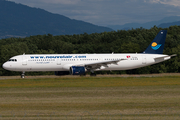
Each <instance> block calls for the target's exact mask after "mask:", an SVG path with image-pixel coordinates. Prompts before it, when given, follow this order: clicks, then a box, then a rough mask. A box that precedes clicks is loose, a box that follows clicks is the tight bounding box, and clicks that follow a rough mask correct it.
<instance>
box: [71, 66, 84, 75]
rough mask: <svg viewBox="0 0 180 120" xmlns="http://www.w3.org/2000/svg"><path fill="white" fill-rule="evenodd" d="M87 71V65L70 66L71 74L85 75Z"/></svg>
mask: <svg viewBox="0 0 180 120" xmlns="http://www.w3.org/2000/svg"><path fill="white" fill-rule="evenodd" d="M85 72H86V69H85V67H82V66H72V67H70V74H71V75H84V74H85Z"/></svg>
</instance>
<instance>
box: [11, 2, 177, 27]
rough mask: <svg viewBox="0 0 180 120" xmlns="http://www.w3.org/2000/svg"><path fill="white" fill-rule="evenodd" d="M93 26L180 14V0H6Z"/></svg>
mask: <svg viewBox="0 0 180 120" xmlns="http://www.w3.org/2000/svg"><path fill="white" fill-rule="evenodd" d="M9 1H14V2H16V3H21V4H24V5H28V6H30V7H36V8H41V9H45V10H47V11H49V12H52V13H58V14H61V15H64V16H67V17H69V18H71V19H76V20H83V21H86V22H90V23H93V24H96V25H103V26H107V25H122V24H125V23H131V22H138V23H144V22H149V21H154V20H160V19H162V18H164V17H168V16H180V0H9Z"/></svg>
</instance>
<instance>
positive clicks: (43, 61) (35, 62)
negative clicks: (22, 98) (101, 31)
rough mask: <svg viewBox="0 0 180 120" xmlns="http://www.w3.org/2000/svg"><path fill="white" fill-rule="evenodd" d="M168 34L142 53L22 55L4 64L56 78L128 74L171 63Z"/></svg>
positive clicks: (22, 70) (159, 37) (152, 43)
mask: <svg viewBox="0 0 180 120" xmlns="http://www.w3.org/2000/svg"><path fill="white" fill-rule="evenodd" d="M166 34H167V30H161V31H160V32H159V33H158V34H157V36H156V37H155V38H154V40H153V41H152V42H151V43H150V45H149V46H148V47H147V49H146V50H145V51H144V52H143V53H123V54H119V53H118V54H114V53H112V54H23V55H17V56H14V57H12V58H10V59H9V60H8V61H7V62H5V63H4V64H3V68H4V69H6V70H9V71H19V72H22V74H21V78H24V77H25V72H33V71H56V72H55V73H56V75H63V74H67V73H70V74H71V75H85V74H86V72H91V74H90V75H91V76H96V74H95V73H94V71H104V70H108V71H111V70H130V69H135V68H140V67H145V66H149V65H152V64H156V63H160V62H163V61H166V60H169V59H171V57H173V56H176V55H164V54H163V49H164V44H165V39H166Z"/></svg>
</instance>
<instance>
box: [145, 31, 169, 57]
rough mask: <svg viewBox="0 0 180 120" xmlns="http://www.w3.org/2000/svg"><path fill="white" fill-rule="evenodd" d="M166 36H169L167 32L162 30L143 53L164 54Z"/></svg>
mask: <svg viewBox="0 0 180 120" xmlns="http://www.w3.org/2000/svg"><path fill="white" fill-rule="evenodd" d="M166 34H167V30H161V31H160V32H159V33H158V34H157V36H156V37H155V38H154V40H153V41H152V42H151V44H150V45H149V46H148V47H147V49H146V50H145V51H144V52H143V53H145V54H163V49H164V43H165V40H166Z"/></svg>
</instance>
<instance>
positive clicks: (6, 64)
mask: <svg viewBox="0 0 180 120" xmlns="http://www.w3.org/2000/svg"><path fill="white" fill-rule="evenodd" d="M2 67H3V68H4V69H5V70H13V67H12V65H11V64H9V63H7V62H6V63H4V64H3V65H2Z"/></svg>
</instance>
